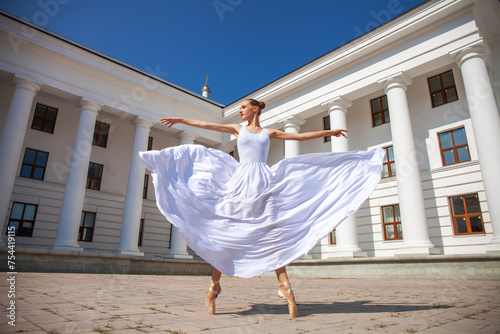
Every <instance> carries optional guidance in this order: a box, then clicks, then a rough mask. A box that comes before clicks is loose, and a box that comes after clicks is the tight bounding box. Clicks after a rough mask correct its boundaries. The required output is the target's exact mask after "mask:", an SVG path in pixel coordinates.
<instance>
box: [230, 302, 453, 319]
mask: <svg viewBox="0 0 500 334" xmlns="http://www.w3.org/2000/svg"><path fill="white" fill-rule="evenodd" d="M450 307H453V306H449V305H436V306H433V305H427V304H419V303H415V304H401V303H376V302H373V301H370V300H360V301H353V302H334V303H298V304H297V309H298V316H299V317H306V316H308V315H312V314H332V313H382V312H412V311H423V310H433V309H439V308H450ZM231 314H237V315H242V316H244V315H255V314H263V315H264V314H288V306H287V305H286V304H283V305H277V304H263V303H261V304H253V305H252V307H251V308H250V309H248V310H244V311H240V312H232V313H231Z"/></svg>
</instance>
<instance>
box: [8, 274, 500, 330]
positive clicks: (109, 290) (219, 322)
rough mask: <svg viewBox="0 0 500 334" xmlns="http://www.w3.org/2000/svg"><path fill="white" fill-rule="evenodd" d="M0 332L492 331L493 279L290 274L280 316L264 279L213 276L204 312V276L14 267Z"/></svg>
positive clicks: (499, 288)
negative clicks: (212, 309) (293, 310)
mask: <svg viewBox="0 0 500 334" xmlns="http://www.w3.org/2000/svg"><path fill="white" fill-rule="evenodd" d="M7 278H8V276H7V274H6V273H1V282H0V293H1V297H0V303H1V304H2V309H1V310H0V311H1V314H0V333H21V332H23V333H53V334H55V333H71V334H73V333H214V334H215V333H249V334H250V333H333V332H334V333H453V334H455V333H500V282H499V281H459V280H446V281H445V280H402V279H397V280H395V279H387V280H380V279H373V280H370V279H318V278H314V279H307V278H292V285H293V288H294V291H295V295H296V298H297V301H298V309H299V312H298V317H297V318H295V319H290V318H289V317H288V308H287V306H286V303H285V302H284V301H282V300H281V299H279V298H278V297H277V295H276V292H277V283H276V279H275V278H274V277H272V276H262V277H254V278H251V279H241V278H234V277H223V279H222V282H221V283H222V289H223V291H222V293H221V295H220V296H219V298H218V299H217V311H218V313H217V314H216V315H214V316H210V315H208V314H207V312H206V310H205V307H204V301H205V297H206V291H207V289H208V282H209V278H208V277H199V276H198V277H195V276H146V275H97V274H50V273H18V274H17V275H16V285H15V290H16V299H15V300H16V326H15V327H12V326H10V325H8V324H7V321H9V319H8V317H7V315H8V313H7V310H6V308H7V305H8V302H9V300H14V299H10V298H8V285H7V283H8V281H7Z"/></svg>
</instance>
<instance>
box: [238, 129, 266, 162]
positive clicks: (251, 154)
mask: <svg viewBox="0 0 500 334" xmlns="http://www.w3.org/2000/svg"><path fill="white" fill-rule="evenodd" d="M269 144H270V139H269V133H268V132H267V129H262V131H261V132H260V133H251V132H248V130H247V127H246V126H245V125H243V126H242V127H241V130H240V134H239V136H238V143H237V146H238V154H239V156H240V163H245V162H261V163H266V160H267V155H268V153H269Z"/></svg>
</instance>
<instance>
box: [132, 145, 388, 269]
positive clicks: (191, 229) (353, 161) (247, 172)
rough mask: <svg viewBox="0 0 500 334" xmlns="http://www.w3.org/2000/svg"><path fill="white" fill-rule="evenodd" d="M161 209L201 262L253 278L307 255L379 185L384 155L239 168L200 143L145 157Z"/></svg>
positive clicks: (316, 156) (329, 156)
mask: <svg viewBox="0 0 500 334" xmlns="http://www.w3.org/2000/svg"><path fill="white" fill-rule="evenodd" d="M140 156H141V158H142V160H143V161H144V162H145V164H146V166H147V168H149V169H150V170H151V172H152V176H153V184H154V187H155V194H156V201H157V205H158V208H159V209H160V211H161V212H162V214H163V215H164V216H165V217H166V218H167V219H168V221H169V222H171V223H172V224H174V225H175V226H176V227H177V228H178V229H179V231H180V232H181V234H182V235H183V236H184V239H185V241H186V243H187V244H188V245H189V247H191V249H192V250H194V251H195V252H196V254H198V255H199V256H200V257H201V258H203V259H204V260H206V261H207V262H209V263H210V264H211V265H213V266H214V267H215V268H217V269H218V270H219V271H221V272H222V273H223V274H225V275H229V276H239V277H252V276H255V275H258V274H261V273H264V272H267V271H272V270H275V269H278V268H280V267H283V266H285V265H287V264H289V263H290V262H292V261H294V260H296V259H299V258H301V257H302V256H304V255H305V254H306V253H307V252H308V251H309V250H310V249H311V248H312V247H314V246H315V245H316V243H317V242H318V241H319V240H320V239H322V238H323V237H324V236H326V235H327V234H328V233H330V232H331V231H332V230H333V229H334V228H336V227H337V225H339V224H340V223H341V222H342V221H343V220H345V218H347V217H348V216H349V215H351V214H353V213H354V212H356V210H357V209H358V208H359V207H360V206H361V204H362V203H363V202H364V201H365V200H366V199H367V198H368V196H369V195H370V194H371V193H372V192H373V190H374V189H375V187H376V186H377V184H378V182H379V181H380V174H381V167H382V161H383V157H384V150H382V149H375V150H371V151H351V152H342V153H313V154H306V155H301V156H298V157H293V158H286V159H284V160H282V161H280V162H279V163H277V164H276V165H274V166H272V167H271V168H269V167H268V166H267V165H266V164H265V163H259V162H249V163H242V164H240V163H238V162H237V161H236V160H235V159H233V158H232V157H231V156H229V155H228V154H226V153H224V152H222V151H219V150H215V149H207V148H205V147H203V146H201V145H181V146H176V147H170V148H167V149H164V150H162V151H148V152H141V153H140Z"/></svg>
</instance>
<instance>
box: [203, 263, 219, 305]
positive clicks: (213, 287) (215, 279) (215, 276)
mask: <svg viewBox="0 0 500 334" xmlns="http://www.w3.org/2000/svg"><path fill="white" fill-rule="evenodd" d="M221 276H222V273H221V272H220V271H218V270H217V269H215V268H213V270H212V282H211V283H210V289H209V290H208V294H207V301H206V302H205V304H206V306H207V312H208V313H209V314H215V298H217V296H218V295H219V294H220V292H221V291H222V289H221V287H220V283H219V281H220V278H221Z"/></svg>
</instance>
